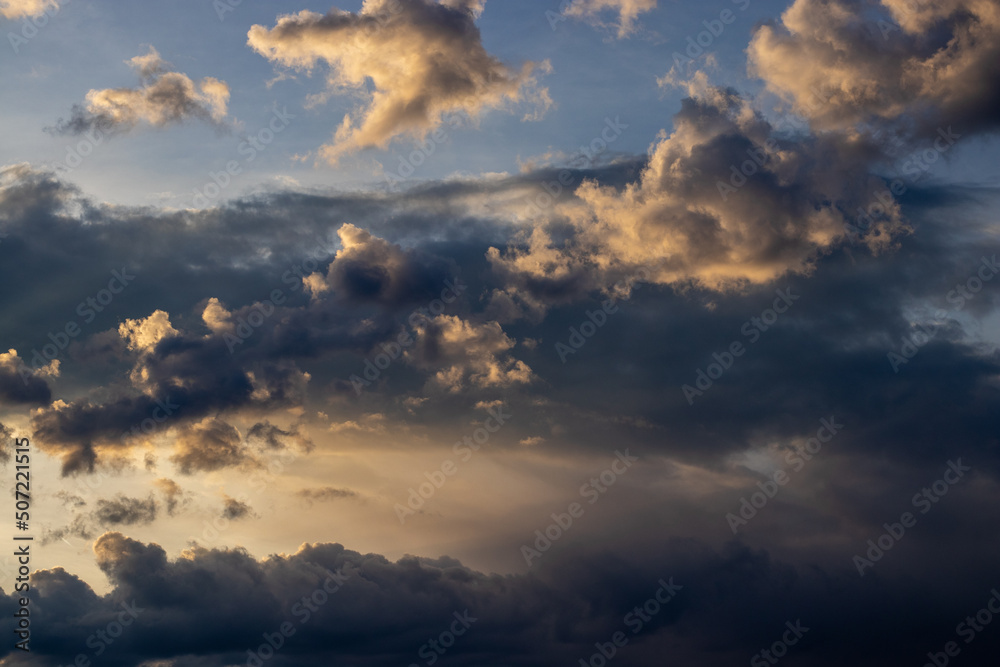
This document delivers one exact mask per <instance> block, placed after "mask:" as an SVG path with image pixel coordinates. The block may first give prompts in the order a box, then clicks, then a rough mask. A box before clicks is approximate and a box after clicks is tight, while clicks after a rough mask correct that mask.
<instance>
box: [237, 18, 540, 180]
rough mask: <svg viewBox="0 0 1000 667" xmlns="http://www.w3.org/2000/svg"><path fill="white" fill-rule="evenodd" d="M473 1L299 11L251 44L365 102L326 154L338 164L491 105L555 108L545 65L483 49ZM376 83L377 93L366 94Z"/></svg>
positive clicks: (531, 110) (257, 29)
mask: <svg viewBox="0 0 1000 667" xmlns="http://www.w3.org/2000/svg"><path fill="white" fill-rule="evenodd" d="M484 4H485V3H484V2H481V1H477V0H441V1H438V0H405V1H401V0H368V1H367V2H365V3H364V6H363V7H362V9H361V11H360V12H358V13H356V14H354V13H351V12H346V11H343V10H340V9H336V8H335V9H332V10H330V12H329V13H328V14H326V15H322V14H317V13H315V12H311V11H301V12H299V13H298V14H289V15H286V16H282V17H280V18H279V19H278V21H277V23H276V25H275V26H274V27H273V28H267V27H265V26H261V25H255V26H253V27H252V28H251V29H250V32H249V35H248V37H249V39H248V42H247V43H248V44H249V45H250V46H251V47H252V48H253V49H254V50H255V51H257V52H258V53H260V54H261V55H263V56H264V57H266V58H268V59H269V60H272V61H274V62H275V63H278V64H280V65H283V66H287V67H292V68H297V69H306V70H312V69H313V68H314V67H315V66H316V65H317V64H318V63H321V62H322V63H326V65H327V66H328V67H329V68H330V72H329V76H328V84H329V86H331V87H332V88H334V89H345V88H346V89H353V90H356V91H357V93H358V94H359V95H361V96H362V97H363V98H364V97H367V98H369V99H368V100H367V102H366V103H363V104H361V105H360V106H359V107H358V108H357V109H356V110H354V111H353V112H351V113H348V114H347V115H346V116H344V119H343V121H342V122H341V123H340V125H339V127H337V129H336V132H335V134H334V137H333V141H332V142H331V143H328V144H326V145H324V146H323V147H322V148H321V149H320V156H321V157H323V158H324V159H326V160H328V161H330V162H332V163H336V162H337V160H339V159H340V157H341V156H343V155H345V154H348V153H352V152H355V151H358V150H361V149H364V148H373V147H378V148H385V147H386V146H387V145H388V144H389V143H390V142H391V141H392V140H393V139H396V138H399V137H404V136H408V137H410V138H412V139H416V140H421V139H424V138H425V137H427V135H429V134H430V133H432V132H433V131H434V130H436V129H438V128H440V127H441V125H442V124H443V122H444V117H445V115H446V114H452V113H456V112H460V113H465V114H468V115H469V116H472V117H474V118H475V117H479V116H480V115H482V114H483V113H485V112H487V111H489V110H492V109H510V108H512V107H514V106H516V105H521V106H524V107H526V108H527V109H528V110H527V111H526V116H527V117H533V116H536V115H537V114H538V113H540V112H544V110H545V108H546V107H547V106H548V105H550V104H551V100H550V98H549V95H548V91H547V89H545V88H542V87H540V86H539V84H538V81H537V74H538V73H540V72H545V71H547V69H548V65H547V64H546V63H533V62H527V63H524V64H523V65H521V66H520V67H512V66H509V65H506V64H504V63H503V62H501V61H500V60H498V59H497V58H496V57H495V56H493V55H491V54H490V53H489V52H487V51H486V48H485V47H484V46H483V43H482V37H481V35H480V33H479V29H478V28H477V27H476V23H475V22H476V17H477V16H478V15H479V13H480V12H481V11H482V9H483V5H484ZM367 81H370V82H371V85H372V87H373V90H372V92H371V93H370V94H367V93H365V92H364V89H363V86H364V85H365V83H366V82H367Z"/></svg>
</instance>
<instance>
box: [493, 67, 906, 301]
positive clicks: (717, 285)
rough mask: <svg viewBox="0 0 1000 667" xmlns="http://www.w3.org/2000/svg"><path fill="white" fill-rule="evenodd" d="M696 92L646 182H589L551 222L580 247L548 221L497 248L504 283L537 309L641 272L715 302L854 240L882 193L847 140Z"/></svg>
mask: <svg viewBox="0 0 1000 667" xmlns="http://www.w3.org/2000/svg"><path fill="white" fill-rule="evenodd" d="M690 92H691V97H688V98H687V99H685V100H684V101H683V102H682V105H681V110H680V111H679V112H678V113H677V115H676V116H675V117H674V131H673V133H672V134H670V135H669V136H667V135H666V134H665V133H663V134H661V136H660V137H659V138H658V139H657V141H656V143H654V145H653V146H652V148H651V149H650V150H651V154H650V158H649V163H648V165H647V166H646V168H645V169H644V170H643V172H642V174H641V176H640V178H639V180H638V181H636V182H633V183H630V184H628V185H627V186H625V187H624V188H623V189H618V188H614V187H608V186H602V185H600V184H599V183H597V182H595V181H586V182H584V183H583V184H582V185H580V186H579V187H578V188H577V189H576V191H575V193H574V194H575V196H576V200H575V201H567V202H565V203H564V204H561V205H559V206H557V207H556V211H555V213H554V214H553V215H552V216H550V217H552V218H555V219H556V220H559V221H560V222H562V221H563V220H565V221H568V222H569V224H570V225H571V233H570V234H568V235H567V234H565V231H564V230H565V225H562V226H561V227H560V228H559V229H560V232H561V233H562V239H561V240H557V239H555V238H553V236H552V235H551V234H550V233H549V231H548V230H547V229H546V226H545V222H544V220H543V221H540V222H538V223H536V224H535V225H534V226H533V227H532V228H530V229H529V230H526V231H525V232H524V233H523V234H522V236H521V238H520V240H518V241H515V242H514V243H512V244H511V246H510V248H509V249H508V252H507V253H506V254H503V253H501V252H500V251H499V250H498V249H490V255H489V259H490V261H491V263H492V264H493V266H494V270H495V271H497V272H498V273H499V274H500V275H501V276H502V277H503V279H504V280H505V281H506V282H508V283H510V284H511V288H512V289H514V291H515V292H516V293H523V294H524V299H525V301H526V302H527V303H528V305H529V306H530V305H531V303H532V302H533V301H542V302H544V301H551V300H553V299H559V298H565V296H566V295H578V294H580V293H581V292H587V291H590V290H595V289H602V288H603V289H608V288H609V287H610V285H611V284H612V283H615V282H616V281H626V282H628V281H632V282H634V281H635V276H636V275H637V274H639V273H640V272H641V273H642V275H646V276H647V278H648V280H649V281H650V282H654V283H659V284H665V285H672V286H676V287H683V286H685V285H690V284H695V285H698V286H701V287H706V288H709V289H714V290H727V289H740V288H742V287H745V286H746V285H754V284H757V285H759V284H766V283H768V282H771V281H774V280H775V279H777V278H779V277H781V276H783V275H785V274H788V273H809V272H811V271H812V269H813V267H814V266H815V262H816V259H817V258H818V257H819V256H820V255H822V254H823V253H825V252H829V251H830V250H832V249H833V248H835V247H837V246H838V245H840V244H842V243H843V242H844V241H845V240H846V239H847V225H848V224H851V223H853V222H854V221H855V214H854V213H853V212H854V211H856V210H857V209H858V208H859V207H867V206H869V205H870V204H871V203H872V202H874V201H877V200H876V199H875V193H876V192H878V191H879V190H882V189H884V188H885V181H884V180H883V179H881V178H879V177H877V176H874V175H871V174H869V173H868V169H869V162H868V158H867V157H866V156H865V154H864V152H863V151H861V150H859V149H858V147H857V146H854V145H852V144H851V142H849V141H848V140H846V139H845V138H844V137H842V136H840V135H835V134H834V135H823V136H798V137H791V138H787V137H782V136H780V135H779V133H777V132H776V131H775V129H774V127H772V126H771V124H770V123H769V122H768V121H767V120H765V119H764V118H763V117H762V116H761V115H760V114H758V113H756V112H755V111H754V110H753V109H752V108H751V106H750V104H749V100H747V99H746V98H744V97H743V96H741V95H739V94H738V93H737V92H736V91H734V90H732V89H723V88H717V87H712V86H709V85H707V83H706V82H705V80H704V78H703V77H696V79H695V80H694V81H692V83H691V84H690ZM741 171H742V172H745V173H746V174H747V175H746V176H744V174H743V173H740V172H741ZM736 176H738V177H739V178H736ZM734 184H735V185H734ZM906 229H907V227H906V225H905V223H904V222H903V220H902V217H901V214H900V211H899V209H898V206H896V205H892V206H890V209H889V210H888V211H887V213H886V215H885V216H884V217H883V218H882V219H880V220H879V221H877V223H876V224H874V225H873V226H872V229H871V230H870V232H869V234H868V235H867V237H866V240H867V242H868V244H869V246H870V247H871V248H872V249H873V250H882V249H885V248H887V247H891V245H892V243H893V242H894V241H895V240H896V238H897V237H898V236H899V235H901V234H903V233H905V231H906ZM567 236H568V238H567ZM507 293H508V294H510V289H508V292H507Z"/></svg>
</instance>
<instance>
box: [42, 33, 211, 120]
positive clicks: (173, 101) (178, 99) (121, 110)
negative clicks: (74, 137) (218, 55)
mask: <svg viewBox="0 0 1000 667" xmlns="http://www.w3.org/2000/svg"><path fill="white" fill-rule="evenodd" d="M127 62H128V64H129V66H130V67H132V69H133V70H134V71H135V73H136V74H137V75H138V77H139V79H140V81H141V84H142V85H141V86H140V87H138V88H108V89H105V90H91V91H90V92H88V93H87V97H86V102H85V103H84V105H82V106H75V107H74V108H73V113H72V115H71V116H70V118H69V120H65V121H64V120H62V119H60V121H59V122H58V123H57V124H56V126H55V128H54V131H55V132H57V133H59V134H83V133H85V132H89V131H91V130H100V131H108V132H128V131H130V130H132V129H134V128H135V127H136V126H138V125H139V124H141V123H145V124H148V125H150V126H152V127H166V126H169V125H175V124H178V123H182V122H185V121H188V120H201V121H204V122H207V123H209V124H210V125H213V126H214V127H216V128H218V129H221V128H224V127H225V124H226V116H227V113H228V111H227V105H228V103H229V86H228V85H227V84H226V82H224V81H220V80H218V79H216V78H213V77H205V78H203V79H202V80H201V81H199V82H197V83H196V82H194V81H193V80H191V78H190V77H188V76H187V75H186V74H182V73H180V72H173V71H170V70H169V69H168V68H169V67H170V64H169V63H167V62H165V61H163V59H162V58H160V54H159V53H157V51H156V49H154V48H153V47H150V49H149V53H147V54H146V55H144V56H136V57H135V58H132V59H131V60H129V61H127Z"/></svg>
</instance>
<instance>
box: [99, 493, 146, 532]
mask: <svg viewBox="0 0 1000 667" xmlns="http://www.w3.org/2000/svg"><path fill="white" fill-rule="evenodd" d="M158 509H159V506H158V505H157V502H156V500H155V499H154V498H153V496H152V495H150V496H149V497H148V498H130V497H128V496H125V495H122V494H119V495H118V496H117V497H115V498H112V499H111V500H104V499H103V498H102V499H100V500H98V501H97V508H96V509H95V510H94V513H93V516H94V519H95V520H96V521H97V522H98V524H99V525H101V526H103V527H107V528H111V527H115V526H119V525H121V526H133V525H137V524H138V525H142V524H147V523H152V522H153V521H155V520H156V515H157V511H158Z"/></svg>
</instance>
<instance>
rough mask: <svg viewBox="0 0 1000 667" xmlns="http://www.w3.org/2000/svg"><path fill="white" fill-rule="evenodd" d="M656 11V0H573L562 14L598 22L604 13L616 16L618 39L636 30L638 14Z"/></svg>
mask: <svg viewBox="0 0 1000 667" xmlns="http://www.w3.org/2000/svg"><path fill="white" fill-rule="evenodd" d="M654 9H656V0H573V4H571V5H570V6H569V7H567V8H566V9H565V10H564V11H563V13H564V14H565V15H566V16H572V17H574V18H580V19H585V20H587V21H591V22H598V23H599V21H598V17H599V16H600V15H601V14H602V13H604V12H614V13H617V14H618V23H617V25H615V28H617V30H618V37H620V38H621V37H628V36H629V35H630V34H632V33H633V32H634V31H635V29H636V19H637V18H638V17H639V14H642V13H644V12H650V11H653V10H654Z"/></svg>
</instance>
